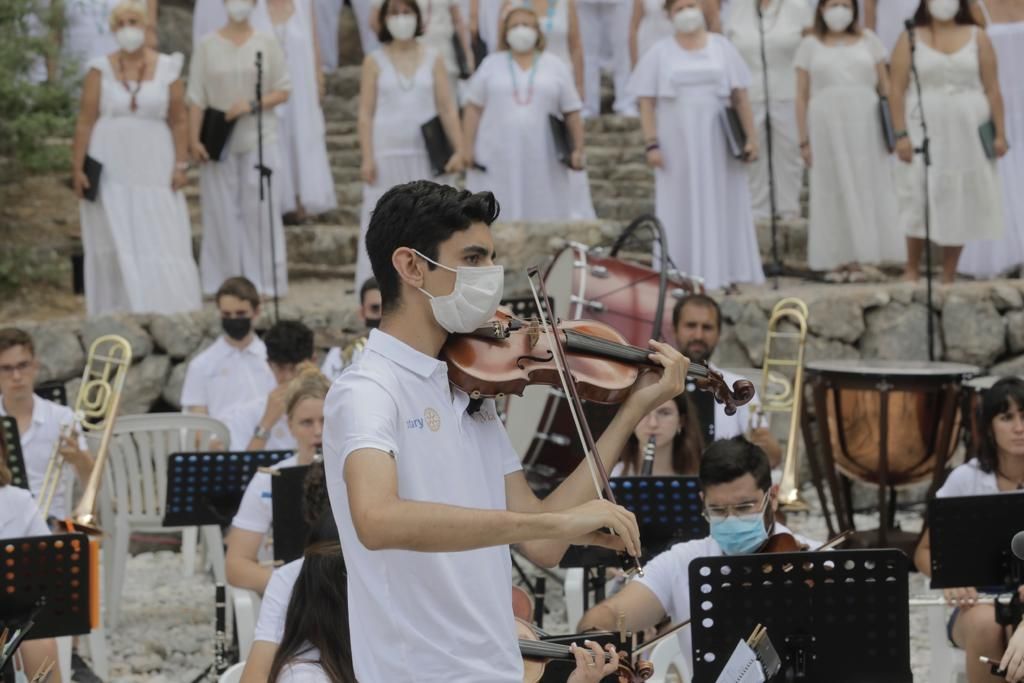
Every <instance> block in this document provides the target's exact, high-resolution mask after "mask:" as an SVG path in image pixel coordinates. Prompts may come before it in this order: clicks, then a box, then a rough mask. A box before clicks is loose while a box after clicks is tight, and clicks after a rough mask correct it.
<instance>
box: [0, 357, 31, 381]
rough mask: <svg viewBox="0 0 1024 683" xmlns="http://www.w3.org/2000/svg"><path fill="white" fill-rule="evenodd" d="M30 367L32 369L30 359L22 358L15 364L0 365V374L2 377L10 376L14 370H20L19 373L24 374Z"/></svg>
mask: <svg viewBox="0 0 1024 683" xmlns="http://www.w3.org/2000/svg"><path fill="white" fill-rule="evenodd" d="M31 369H32V361H30V360H23V361H21V362H20V363H18V364H17V365H0V375H3V376H4V377H10V376H12V375H13V374H14V373H16V372H20V373H21V374H25V373H26V372H28V371H29V370H31Z"/></svg>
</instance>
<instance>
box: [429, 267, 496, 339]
mask: <svg viewBox="0 0 1024 683" xmlns="http://www.w3.org/2000/svg"><path fill="white" fill-rule="evenodd" d="M413 251H415V250H413ZM416 255H417V256H419V257H421V258H423V259H425V260H427V261H430V262H431V263H433V264H434V265H435V266H437V267H439V268H444V269H445V270H450V271H452V272H453V273H455V287H454V288H452V293H451V294H445V295H443V296H434V295H433V294H431V293H430V292H428V291H426V290H425V289H423V288H420V291H421V292H423V293H424V294H426V295H427V296H428V297H430V308H431V309H432V310H433V311H434V319H435V320H436V321H437V324H438V325H440V326H441V327H443V328H444V329H445V330H447V331H448V332H451V333H458V332H462V333H466V332H472V331H473V330H475V329H477V328H478V327H482V326H483V325H484V324H486V323H487V321H488V320H490V319H491V318H493V317H494V313H495V311H497V310H498V304H499V303H501V295H502V293H503V292H504V290H505V269H504V268H503V267H502V266H485V267H482V268H468V267H464V266H461V267H459V268H449V267H448V266H443V265H441V264H440V263H438V262H437V261H434V260H432V259H429V258H427V257H426V256H424V255H423V254H421V253H420V252H418V251H416Z"/></svg>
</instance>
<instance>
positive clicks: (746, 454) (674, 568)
mask: <svg viewBox="0 0 1024 683" xmlns="http://www.w3.org/2000/svg"><path fill="white" fill-rule="evenodd" d="M699 477H700V484H701V489H702V493H701V499H702V500H703V501H704V511H705V512H704V514H705V517H707V519H708V521H709V522H710V524H711V535H710V536H708V537H707V538H702V539H700V540H697V541H688V542H686V543H677V544H676V545H674V546H672V547H671V548H670V549H669V550H666V551H665V552H663V553H662V554H660V555H658V556H657V557H655V558H654V559H653V560H651V561H650V562H649V563H648V564H647V566H646V567H644V576H642V577H639V576H638V577H636V578H635V579H633V580H632V581H631V582H629V583H628V584H626V586H625V588H623V589H622V590H621V591H619V592H618V593H616V594H615V595H614V596H612V597H611V598H609V599H607V600H605V601H604V602H601V603H599V604H598V605H596V606H594V607H592V608H591V609H590V610H588V611H587V613H586V614H584V615H583V619H581V620H580V623H579V630H580V631H584V632H585V631H589V630H611V631H614V630H618V629H619V628H625V629H626V630H627V631H632V632H634V633H638V632H641V631H644V630H645V629H648V628H651V627H652V626H656V625H658V624H660V623H661V622H662V621H663V620H664V619H665V617H666V616H668V617H669V618H670V619H671V621H672V623H678V622H681V621H685V620H687V619H689V618H690V586H689V567H690V562H691V561H693V560H694V559H696V558H698V557H718V556H720V555H741V554H744V553H753V552H756V551H757V550H758V549H759V548H760V547H761V546H763V545H764V543H765V542H766V541H767V540H768V538H769V537H771V536H773V535H774V534H778V533H792V532H790V531H789V529H787V528H786V527H785V526H784V525H782V524H781V523H779V522H777V521H775V509H776V506H777V503H776V500H775V494H776V487H774V486H772V479H771V468H770V467H769V464H768V457H767V456H766V455H765V454H764V451H763V450H762V449H761V447H760V446H757V445H756V444H753V443H751V442H749V441H747V440H746V439H745V438H743V437H742V436H737V437H733V438H731V439H725V440H723V441H716V442H715V443H713V444H711V445H710V446H708V447H707V449H706V450H705V451H704V455H703V456H702V457H701V461H700V473H699ZM794 535H795V534H794ZM795 536H796V539H797V541H799V542H800V543H801V544H806V545H808V546H811V547H816V546H817V545H819V544H817V543H814V542H813V541H808V540H807V539H805V538H802V537H801V536H799V535H795ZM620 619H621V620H622V623H621V624H620ZM678 638H679V646H680V649H681V650H682V652H683V654H684V656H685V657H686V659H687V662H689V663H690V670H691V671H692V670H693V663H692V660H691V648H690V629H689V628H683V629H681V630H680V631H679V632H678Z"/></svg>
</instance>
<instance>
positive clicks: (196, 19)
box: [192, 0, 273, 50]
mask: <svg viewBox="0 0 1024 683" xmlns="http://www.w3.org/2000/svg"><path fill="white" fill-rule="evenodd" d="M255 1H256V6H255V8H254V9H253V11H252V14H251V15H250V17H249V23H251V24H252V26H253V28H255V29H256V30H257V31H264V32H266V33H270V32H271V29H272V26H273V24H271V22H270V15H269V14H268V13H267V2H266V0H255ZM227 23H228V12H227V10H226V9H224V0H196V4H195V7H194V8H193V10H192V49H193V50H195V49H196V48H197V47H199V43H201V42H203V38H205V37H206V36H208V35H210V34H211V33H213V32H214V31H219V30H220V29H222V28H224V26H225V25H226V24H227Z"/></svg>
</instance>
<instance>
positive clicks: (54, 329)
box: [24, 322, 85, 400]
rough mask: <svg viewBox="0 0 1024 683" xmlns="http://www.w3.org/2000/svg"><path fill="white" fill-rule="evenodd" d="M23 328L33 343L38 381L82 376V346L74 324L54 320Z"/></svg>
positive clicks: (83, 351)
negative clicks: (37, 361)
mask: <svg viewBox="0 0 1024 683" xmlns="http://www.w3.org/2000/svg"><path fill="white" fill-rule="evenodd" d="M24 329H25V331H26V332H28V333H29V334H31V335H32V342H33V343H34V344H35V348H36V358H38V359H39V381H40V382H49V381H51V380H68V379H72V378H74V377H80V376H81V374H82V370H84V369H85V349H84V348H83V347H82V342H81V340H80V339H79V338H78V329H77V328H76V327H75V326H74V325H73V324H70V323H65V322H56V323H47V324H45V325H35V326H25V327H24ZM68 396H69V398H70V397H71V396H72V395H71V394H69V395H68ZM71 400H73V399H71Z"/></svg>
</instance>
